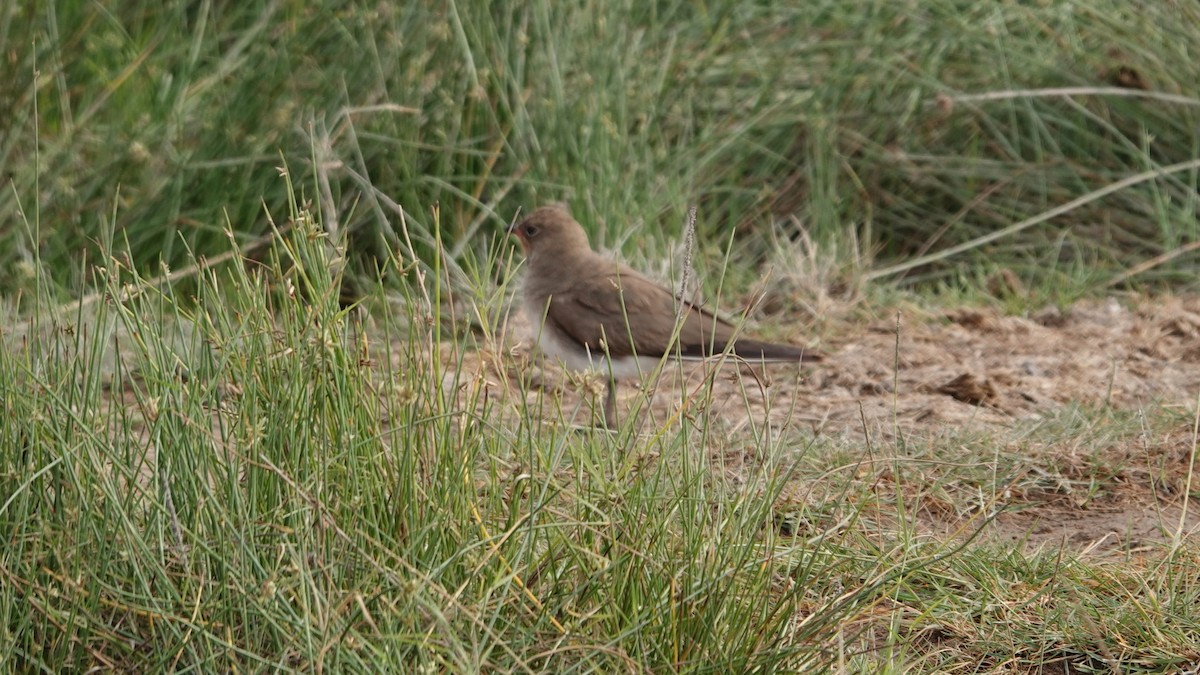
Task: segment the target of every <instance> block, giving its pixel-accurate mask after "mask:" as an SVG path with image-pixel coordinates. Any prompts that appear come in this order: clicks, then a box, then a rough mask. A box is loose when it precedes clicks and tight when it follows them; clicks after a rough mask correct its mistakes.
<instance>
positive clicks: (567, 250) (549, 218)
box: [508, 204, 592, 262]
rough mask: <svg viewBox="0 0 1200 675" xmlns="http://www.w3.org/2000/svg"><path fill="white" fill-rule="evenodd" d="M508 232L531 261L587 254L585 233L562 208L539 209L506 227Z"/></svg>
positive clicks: (548, 207) (557, 206) (588, 247)
mask: <svg viewBox="0 0 1200 675" xmlns="http://www.w3.org/2000/svg"><path fill="white" fill-rule="evenodd" d="M508 233H509V234H511V235H513V236H514V237H516V238H517V240H518V241H520V242H521V248H522V249H524V251H525V257H526V258H529V259H530V260H531V262H532V260H534V259H539V258H547V259H549V258H556V257H560V256H571V255H575V254H579V253H583V252H585V251H591V250H592V249H591V246H589V245H588V239H587V233H586V232H584V231H583V226H582V225H580V224H579V223H578V222H577V221H576V220H575V219H574V218H572V217H571V214H570V213H568V212H567V209H566V207H565V206H561V205H558V204H553V205H550V206H543V207H541V208H539V209H537V210H536V211H534V212H533V213H531V214H529V215H528V216H526V217H525V219H524V220H522V221H520V222H519V223H517V224H515V225H513V226H512V227H510V228H508Z"/></svg>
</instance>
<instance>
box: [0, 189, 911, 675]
mask: <svg viewBox="0 0 1200 675" xmlns="http://www.w3.org/2000/svg"><path fill="white" fill-rule="evenodd" d="M293 206H294V207H295V208H296V209H297V210H296V211H294V212H293V214H292V216H291V217H290V218H289V220H288V221H287V223H286V227H285V228H283V229H285V230H286V232H285V233H280V234H279V235H278V239H277V240H276V241H275V243H274V244H273V245H272V246H271V248H270V249H269V253H268V254H267V255H266V256H265V257H264V258H263V259H262V261H261V262H259V263H251V262H248V261H247V262H245V263H244V264H239V265H230V266H221V267H209V268H206V269H205V270H204V271H203V272H202V273H201V274H200V275H199V276H198V278H197V279H196V282H195V288H196V291H195V294H194V295H191V296H188V297H180V296H178V295H176V291H175V289H174V288H173V287H172V286H170V285H166V286H154V285H152V284H149V283H147V280H145V279H143V278H142V277H140V276H139V274H138V272H137V271H136V266H126V265H125V264H123V263H122V262H120V261H119V260H117V259H115V258H108V259H107V261H106V262H107V264H106V265H104V266H103V267H102V268H101V267H98V268H97V269H95V270H94V271H93V272H94V274H95V275H96V276H97V278H98V279H100V280H102V282H103V284H104V285H103V289H102V290H103V294H102V296H101V297H100V299H98V300H96V301H95V302H94V303H92V304H90V305H88V306H87V307H83V306H81V305H74V306H69V307H68V310H69V311H60V312H55V311H53V309H51V308H50V307H52V306H48V304H42V303H44V302H45V301H46V299H45V298H38V299H36V300H37V304H38V305H39V306H42V307H45V309H42V310H41V311H39V312H36V313H34V314H33V315H32V318H31V319H30V320H29V321H28V322H27V323H25V324H23V325H21V326H20V327H19V328H14V329H12V330H9V329H6V336H5V343H6V348H5V350H4V352H3V361H2V367H0V385H2V387H3V390H4V391H5V392H6V395H5V397H4V400H5V402H4V406H5V410H4V412H5V416H4V421H3V424H0V438H3V439H4V440H5V442H6V443H7V447H9V448H12V449H13V450H12V451H11V452H6V453H4V455H3V465H2V466H0V484H2V485H3V494H4V495H5V500H4V502H3V504H0V526H2V527H3V530H4V532H3V536H4V539H5V541H7V542H9V545H8V546H7V547H6V548H5V552H4V556H3V563H2V569H3V574H4V577H5V587H6V588H7V589H8V591H7V592H5V593H3V594H0V595H2V597H0V616H2V617H3V625H4V626H5V638H4V641H5V649H4V650H3V651H4V653H5V654H6V656H5V657H4V658H5V659H6V663H7V665H8V667H11V668H14V669H18V670H61V669H63V668H75V669H80V670H86V669H90V668H97V667H98V668H114V669H122V670H130V669H132V670H158V669H172V670H173V669H177V668H190V667H201V668H204V669H217V670H228V669H238V670H260V669H261V670H266V669H276V668H284V669H288V670H293V669H294V670H306V671H309V670H318V671H321V670H326V669H333V670H338V671H355V670H361V671H371V672H378V670H379V669H380V668H381V667H382V668H384V669H397V670H421V669H424V670H438V671H441V670H451V671H456V672H476V671H479V670H490V669H503V670H517V671H523V672H541V671H547V670H553V671H572V670H580V671H591V670H605V671H609V670H614V669H618V670H624V671H628V670H635V671H641V670H670V671H695V670H719V671H722V672H729V671H748V670H758V669H786V670H794V669H802V668H815V669H821V668H822V667H828V666H829V665H830V664H831V663H832V662H833V660H834V658H835V654H836V650H835V649H834V645H835V643H834V641H833V640H834V636H835V635H836V634H838V632H839V631H842V632H844V631H846V630H848V629H846V628H841V627H839V624H841V623H843V622H844V620H845V619H847V618H848V617H853V616H855V615H857V614H859V613H861V612H863V611H865V610H866V609H867V608H868V607H869V606H870V605H871V604H872V603H873V602H875V601H876V600H875V598H877V597H878V593H879V589H880V588H882V587H884V586H885V585H886V580H887V579H889V578H892V577H894V576H895V570H892V569H889V568H888V567H887V566H880V565H875V564H868V565H866V566H864V565H863V564H862V563H861V562H857V561H853V560H851V559H847V558H845V557H844V556H842V555H839V554H838V553H837V552H836V550H835V549H825V548H824V547H823V546H822V545H820V544H818V545H816V546H812V545H809V544H808V543H806V542H805V541H803V540H796V539H795V538H794V537H782V536H780V535H779V534H778V533H775V532H774V531H773V530H772V528H771V522H772V520H771V510H772V504H773V501H774V499H773V496H774V495H775V494H777V492H778V489H779V486H780V485H782V473H781V472H782V471H783V470H784V468H785V467H786V466H787V462H786V457H787V456H788V453H789V452H791V450H789V449H788V448H789V446H785V445H782V444H777V445H773V446H770V447H764V448H763V452H764V453H766V455H767V456H769V457H772V458H774V459H772V461H771V462H770V463H769V464H768V465H765V468H764V469H763V470H762V474H761V477H762V480H763V485H764V486H765V487H764V488H763V489H761V490H757V491H741V490H737V489H735V487H736V486H733V485H731V484H727V483H725V482H722V481H716V482H714V480H713V475H712V472H711V471H710V467H709V466H708V462H709V460H708V459H707V458H706V457H705V456H703V455H702V454H697V450H698V448H700V447H702V446H700V445H697V443H696V440H695V438H694V437H693V436H691V435H689V432H687V431H686V429H680V430H671V429H665V430H664V432H663V433H660V434H658V435H657V436H652V437H650V438H649V439H647V438H645V437H640V436H637V435H629V434H622V435H618V436H609V435H607V434H589V433H579V432H576V431H571V430H570V429H569V428H564V427H561V426H555V425H553V424H548V423H546V422H541V421H538V418H536V417H531V418H522V419H524V421H518V420H517V419H514V415H513V414H512V413H513V411H517V410H520V409H521V408H523V407H524V404H522V403H519V402H518V401H517V400H516V399H515V398H514V396H515V395H516V392H512V391H509V389H508V388H507V387H497V384H496V382H495V381H494V376H489V374H488V372H489V371H488V369H487V368H484V367H482V365H478V362H476V363H477V365H478V367H472V365H471V364H470V363H468V362H467V361H465V360H464V359H465V358H466V355H467V352H465V351H463V350H462V349H461V345H458V344H455V343H451V342H447V341H446V340H445V339H444V336H443V335H442V330H443V325H444V322H443V321H442V320H441V318H440V317H439V315H438V312H439V307H441V303H439V302H438V301H437V298H438V296H439V294H440V292H441V291H440V284H441V282H440V281H439V280H438V279H439V278H438V277H436V276H430V277H426V282H425V283H426V284H427V285H425V286H420V287H414V288H420V289H423V290H420V291H419V292H416V293H415V294H414V295H412V296H411V297H408V298H406V300H405V306H407V307H410V308H411V311H410V313H409V314H407V315H400V316H397V317H390V316H388V315H384V317H385V318H383V319H382V323H381V324H378V325H374V326H372V324H371V322H369V321H368V322H364V321H363V318H364V317H365V315H364V314H363V313H362V311H361V308H358V307H352V308H342V307H341V306H340V305H339V302H338V298H339V289H340V284H339V283H338V280H337V278H336V274H330V273H329V270H330V269H331V267H332V268H335V269H336V265H331V262H332V260H331V258H330V257H328V256H330V255H338V249H337V248H336V247H330V246H328V245H327V244H326V238H325V236H324V235H323V234H322V232H321V229H320V227H319V226H318V224H317V221H316V220H315V219H314V218H313V216H312V215H310V214H309V213H308V212H306V211H304V210H302V209H300V208H299V207H298V206H296V205H295V204H293ZM489 378H491V379H489ZM506 410H507V411H509V412H508V413H505V411H506ZM835 572H836V574H837V575H838V576H839V577H844V576H846V575H849V577H850V578H858V579H867V580H868V582H867V583H865V584H863V583H862V582H861V581H859V582H858V583H857V584H856V585H854V586H853V587H851V588H848V589H845V590H842V591H839V592H837V593H831V592H830V591H829V587H828V584H829V581H830V576H829V575H831V574H834V573H835Z"/></svg>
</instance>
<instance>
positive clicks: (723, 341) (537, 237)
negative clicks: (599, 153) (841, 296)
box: [509, 206, 819, 428]
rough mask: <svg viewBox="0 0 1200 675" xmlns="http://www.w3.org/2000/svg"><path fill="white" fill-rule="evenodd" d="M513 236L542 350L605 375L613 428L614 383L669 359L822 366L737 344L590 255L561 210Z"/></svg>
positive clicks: (726, 330) (730, 334)
mask: <svg viewBox="0 0 1200 675" xmlns="http://www.w3.org/2000/svg"><path fill="white" fill-rule="evenodd" d="M509 232H510V233H511V234H513V235H514V236H516V237H517V239H518V240H520V242H521V247H522V248H523V249H524V251H525V263H526V272H525V274H526V276H525V289H524V290H525V313H526V315H527V316H528V317H529V320H530V322H531V323H532V324H533V326H534V337H535V338H536V339H537V341H538V347H539V348H540V349H541V350H542V351H543V352H544V353H546V354H547V355H549V356H552V357H558V358H559V359H561V360H562V361H563V364H564V365H565V366H567V367H568V368H570V369H572V370H588V369H591V370H597V371H600V372H601V373H604V374H605V375H607V376H608V391H607V395H606V397H605V405H604V421H605V424H606V425H607V426H609V427H610V428H611V427H614V426H615V424H616V418H615V411H614V407H615V403H616V380H618V379H623V378H627V377H631V376H637V375H640V374H641V373H643V372H649V371H651V370H653V369H654V367H655V365H656V364H657V363H658V361H659V359H661V358H662V357H663V356H664V355H668V356H672V357H679V358H684V359H689V358H692V359H695V358H705V357H710V356H714V355H717V354H721V353H723V352H725V351H726V350H727V349H728V351H730V352H731V353H732V354H734V355H736V356H738V357H739V358H742V359H746V360H751V361H757V362H798V361H816V360H819V357H818V356H817V355H815V354H813V353H812V352H810V351H807V350H805V349H804V348H803V347H798V346H793V345H781V344H773V343H769V342H761V341H758V340H753V339H750V338H743V337H736V338H735V334H736V333H737V329H736V327H735V326H733V325H732V324H730V323H729V322H728V321H725V320H724V319H721V318H720V317H717V316H715V315H714V314H712V313H711V312H708V311H706V310H704V309H702V308H700V307H697V306H695V305H692V304H690V303H687V302H684V301H682V300H677V299H676V297H675V296H674V294H672V293H671V291H669V290H667V289H666V288H663V287H662V286H660V285H659V284H657V283H655V282H653V281H651V280H650V279H648V278H646V277H645V276H643V275H641V274H639V273H638V272H636V271H634V270H633V269H632V268H630V267H628V266H626V265H622V264H620V263H617V262H615V261H612V260H609V259H608V258H605V257H604V256H602V255H600V254H598V253H596V252H595V251H593V250H592V248H591V246H590V245H589V244H588V240H587V234H586V233H585V232H584V231H583V227H582V226H580V224H579V223H578V222H576V221H575V219H574V218H572V217H571V215H570V214H569V213H568V212H567V211H566V209H564V208H562V207H560V206H544V207H542V208H539V209H538V210H536V211H534V212H533V213H531V214H529V216H528V217H526V218H525V219H524V220H522V221H521V222H519V223H517V224H516V225H514V226H513V227H512V228H511V229H510V230H509ZM680 302H683V316H682V322H681V323H680V324H679V336H678V339H677V340H676V341H674V342H673V341H672V336H673V335H674V334H675V329H676V324H677V321H678V320H679V319H680V317H679V311H680V310H679V303H680ZM731 341H732V345H730V342H731Z"/></svg>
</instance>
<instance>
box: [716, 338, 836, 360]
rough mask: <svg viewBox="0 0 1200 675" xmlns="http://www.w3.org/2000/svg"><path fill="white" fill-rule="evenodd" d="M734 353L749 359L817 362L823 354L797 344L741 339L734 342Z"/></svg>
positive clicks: (732, 350)
mask: <svg viewBox="0 0 1200 675" xmlns="http://www.w3.org/2000/svg"><path fill="white" fill-rule="evenodd" d="M730 351H731V352H732V353H733V354H735V355H737V356H738V357H740V358H743V359H746V360H747V361H797V362H801V363H815V362H817V361H820V360H822V359H823V356H822V355H821V354H820V353H819V352H816V351H814V350H812V349H805V348H804V347H799V346H797V345H781V344H775V343H773V342H760V341H758V340H750V339H741V340H737V341H736V342H734V343H733V349H731V350H730Z"/></svg>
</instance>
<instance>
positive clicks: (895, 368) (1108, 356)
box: [501, 297, 1200, 553]
mask: <svg viewBox="0 0 1200 675" xmlns="http://www.w3.org/2000/svg"><path fill="white" fill-rule="evenodd" d="M829 332H830V333H835V334H836V335H837V336H838V337H835V338H832V339H830V340H829V341H828V342H826V343H823V344H820V345H817V347H818V348H819V349H820V350H821V351H822V352H823V353H824V354H825V355H826V358H825V360H824V361H823V362H822V363H818V364H815V365H811V366H805V368H804V369H803V370H802V371H801V370H799V369H798V368H797V367H796V366H787V365H782V366H770V367H768V368H766V369H765V370H764V369H762V368H750V367H747V366H741V367H738V366H736V365H729V364H726V365H725V367H724V368H722V369H721V370H720V371H719V372H718V374H717V375H716V377H715V380H714V385H713V396H712V399H711V401H707V400H705V401H700V400H693V399H691V398H689V397H690V396H691V395H692V393H693V392H697V391H700V389H701V387H700V386H699V385H700V384H702V383H703V382H704V381H705V377H706V373H707V372H708V371H709V369H708V368H707V367H706V366H704V365H695V366H685V367H683V368H681V369H674V368H673V369H669V370H671V371H672V372H668V373H667V374H666V375H664V376H663V377H662V378H660V380H659V381H658V382H657V384H656V385H655V386H654V387H650V392H649V393H650V404H649V408H648V410H646V411H643V412H642V418H643V419H642V423H643V424H656V423H657V424H662V423H664V422H666V421H667V420H669V419H670V418H671V417H672V416H674V415H676V414H682V415H687V414H689V410H692V409H693V408H692V406H693V405H707V406H709V407H710V408H711V410H712V412H713V413H714V414H715V415H717V416H718V418H719V419H720V423H721V424H722V425H723V426H724V430H725V431H726V433H727V436H726V437H727V438H729V437H735V436H736V434H737V433H738V432H739V430H741V429H742V428H744V427H746V426H748V425H758V424H762V423H764V422H766V423H770V424H771V425H772V426H774V427H778V428H779V429H780V430H786V429H788V428H791V429H793V430H795V431H796V432H798V433H799V432H802V431H803V432H806V433H808V434H816V435H825V436H833V437H837V438H841V439H844V440H845V441H846V442H848V443H851V444H852V443H854V442H856V441H859V442H861V443H862V444H863V446H864V447H866V446H867V445H868V442H870V443H873V444H876V445H877V446H878V444H882V445H883V446H885V447H890V448H893V449H894V448H896V447H902V446H903V445H904V444H897V443H896V441H897V440H898V439H900V438H901V437H902V438H903V439H906V440H907V441H909V442H911V441H913V440H914V439H926V440H928V439H934V440H935V441H936V439H939V438H943V439H944V438H947V437H948V436H949V435H953V434H961V433H966V432H971V431H977V432H984V433H995V434H997V436H996V438H997V439H998V440H997V441H996V442H998V443H1001V444H1005V443H1011V442H1014V441H1012V440H1011V438H1010V437H1008V436H1005V434H1009V435H1012V434H1021V433H1023V432H1022V431H1021V430H1027V429H1029V428H1032V427H1036V425H1038V424H1039V423H1040V422H1041V421H1043V420H1048V419H1053V418H1055V416H1057V415H1061V414H1062V411H1063V410H1064V409H1065V408H1068V407H1070V406H1076V407H1078V408H1081V409H1086V410H1090V411H1111V412H1113V413H1114V414H1122V415H1125V416H1126V417H1127V418H1128V417H1130V416H1131V415H1132V416H1133V417H1136V416H1137V414H1141V415H1144V416H1145V417H1146V419H1147V420H1162V419H1164V418H1166V419H1169V420H1174V421H1173V422H1169V423H1168V424H1167V427H1168V428H1167V429H1165V430H1164V429H1162V428H1161V424H1158V423H1156V424H1157V426H1156V424H1151V423H1149V422H1147V424H1146V427H1145V429H1143V430H1142V431H1141V432H1138V433H1135V434H1133V435H1125V436H1120V437H1118V438H1115V439H1108V438H1106V437H1105V436H1103V435H1098V436H1097V435H1091V436H1089V435H1086V434H1085V435H1083V436H1078V435H1071V434H1069V433H1068V434H1063V435H1062V437H1061V439H1060V440H1059V441H1057V442H1049V443H1042V444H1041V445H1040V446H1038V447H1035V448H1033V449H1030V450H1029V451H1028V452H1029V455H1028V457H1029V459H1028V462H1029V466H1028V467H1027V470H1025V471H1023V475H1024V476H1025V477H1026V478H1027V480H1021V481H1017V482H1016V484H1014V486H1013V489H1012V490H1010V491H1009V493H1008V494H1005V495H1004V496H1003V497H1004V498H1003V499H1002V500H1001V502H1002V504H1000V505H1001V506H1002V507H1003V508H1001V509H1000V512H999V515H997V516H996V517H994V518H991V519H981V520H987V521H988V524H987V525H986V527H985V528H984V532H983V535H984V538H985V539H988V540H993V541H1012V542H1020V543H1023V544H1024V545H1026V546H1030V547H1038V546H1059V545H1066V546H1069V547H1071V548H1073V549H1076V550H1079V551H1081V552H1110V553H1111V552H1118V551H1119V552H1123V553H1130V552H1135V551H1137V550H1138V549H1139V548H1141V547H1142V546H1146V545H1150V544H1155V543H1161V542H1163V541H1165V540H1167V539H1169V538H1173V537H1175V536H1188V535H1193V534H1194V533H1196V532H1198V531H1200V516H1198V515H1197V514H1196V509H1195V508H1194V507H1193V508H1189V509H1188V510H1187V511H1185V510H1184V507H1185V500H1184V496H1185V493H1186V491H1187V490H1189V489H1190V490H1192V491H1193V492H1194V491H1195V490H1196V488H1195V486H1193V485H1192V484H1191V483H1190V481H1189V475H1190V471H1191V459H1192V456H1193V443H1194V439H1193V435H1192V420H1193V415H1194V414H1195V406H1196V400H1197V396H1198V394H1200V298H1196V297H1163V298H1133V299H1124V300H1118V299H1103V300H1089V301H1084V302H1079V303H1077V304H1075V305H1074V306H1072V307H1070V308H1068V309H1066V310H1059V309H1055V308H1048V309H1045V310H1043V311H1040V312H1036V313H1034V314H1032V315H1031V316H1028V317H1020V316H1007V315H1004V314H1002V313H1000V312H999V311H997V310H994V309H988V308H959V309H952V310H948V311H941V312H926V311H924V310H920V309H915V308H914V309H913V310H911V311H902V312H900V313H899V314H898V316H894V317H891V318H887V319H872V320H858V321H847V322H846V323H845V325H842V326H837V327H836V330H831V331H829ZM527 334H528V324H527V322H526V321H525V319H524V318H523V317H520V316H517V317H515V318H514V319H513V321H511V322H510V326H509V335H510V336H511V338H509V339H510V341H511V342H510V345H511V346H510V348H509V349H507V350H506V352H507V353H506V354H505V355H504V356H505V358H503V359H501V360H502V361H504V362H505V363H506V364H507V366H505V367H504V370H505V371H506V372H504V373H503V375H504V377H506V378H509V379H515V378H518V377H531V378H532V382H533V383H534V384H535V385H539V386H535V387H531V388H530V389H529V393H528V394H527V396H528V402H532V401H533V400H534V399H536V397H539V396H545V395H546V394H552V395H558V396H561V399H559V403H560V404H561V409H563V410H576V411H577V413H576V415H575V420H574V421H575V423H578V424H588V423H589V416H590V410H589V408H588V406H587V405H580V391H581V390H582V391H585V392H586V391H588V390H589V388H588V387H586V386H582V387H581V386H580V385H579V383H578V382H572V381H571V380H569V378H567V377H566V376H565V375H564V374H563V373H562V372H561V371H559V370H558V369H557V368H556V367H555V365H554V364H551V363H548V362H547V363H542V364H540V366H537V365H533V364H532V363H531V361H530V358H531V357H530V354H529V347H528V345H529V340H528V339H527V338H526V335H527ZM795 342H798V343H804V342H806V340H805V337H804V336H803V335H800V336H797V338H796V340H795ZM534 362H536V359H534ZM530 373H532V375H530ZM510 391H511V389H510ZM591 391H595V388H594V387H593V388H592V389H591ZM585 395H586V394H585ZM639 395H640V394H639V393H638V389H637V387H635V386H632V385H624V386H622V388H621V409H622V411H625V410H628V409H629V406H630V405H631V403H632V402H633V401H634V399H636V397H638V396H639ZM681 401H686V404H682V405H681ZM531 405H532V403H531ZM531 409H536V408H533V407H531ZM544 409H545V410H546V411H547V412H550V411H551V410H555V411H556V410H557V408H555V407H554V406H545V408H544ZM1033 445H1035V446H1037V445H1038V444H1036V443H1035V444H1033ZM730 451H731V453H732V452H741V450H740V449H737V448H730ZM1097 466H1105V467H1112V469H1111V471H1109V472H1107V473H1104V472H1100V473H1099V474H1098V473H1097V472H1096V471H1095V467H1097ZM1075 467H1077V468H1078V473H1077V475H1073V472H1075V471H1076V469H1075ZM797 490H798V492H807V491H808V488H807V486H797ZM915 513H916V517H917V518H918V519H919V520H920V522H918V523H917V526H918V527H919V529H921V530H923V531H928V532H930V533H931V534H937V533H949V532H956V531H961V530H962V526H963V525H964V523H968V524H969V520H970V519H979V513H978V512H972V510H971V509H969V508H966V507H964V506H963V505H957V504H940V505H939V504H938V503H937V500H936V499H932V498H931V500H930V501H929V502H928V503H925V504H923V505H922V508H918V509H916V510H915Z"/></svg>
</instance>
